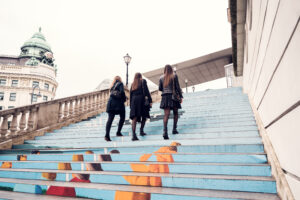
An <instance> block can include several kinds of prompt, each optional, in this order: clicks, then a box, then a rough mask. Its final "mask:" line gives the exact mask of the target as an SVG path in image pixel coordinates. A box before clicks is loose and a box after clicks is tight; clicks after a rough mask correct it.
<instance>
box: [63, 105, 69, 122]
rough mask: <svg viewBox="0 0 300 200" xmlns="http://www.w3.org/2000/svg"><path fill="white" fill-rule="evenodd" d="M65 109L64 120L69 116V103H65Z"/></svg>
mask: <svg viewBox="0 0 300 200" xmlns="http://www.w3.org/2000/svg"><path fill="white" fill-rule="evenodd" d="M64 103H65V107H64V119H67V118H68V115H69V101H65V102H64Z"/></svg>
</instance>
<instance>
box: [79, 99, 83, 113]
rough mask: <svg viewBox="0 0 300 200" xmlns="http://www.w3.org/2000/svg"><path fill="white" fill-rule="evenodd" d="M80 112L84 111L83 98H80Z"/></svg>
mask: <svg viewBox="0 0 300 200" xmlns="http://www.w3.org/2000/svg"><path fill="white" fill-rule="evenodd" d="M78 109H79V114H82V113H83V98H80V99H79V108H78Z"/></svg>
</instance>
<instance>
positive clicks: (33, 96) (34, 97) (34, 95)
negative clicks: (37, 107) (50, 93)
mask: <svg viewBox="0 0 300 200" xmlns="http://www.w3.org/2000/svg"><path fill="white" fill-rule="evenodd" d="M32 102H37V95H36V94H32Z"/></svg>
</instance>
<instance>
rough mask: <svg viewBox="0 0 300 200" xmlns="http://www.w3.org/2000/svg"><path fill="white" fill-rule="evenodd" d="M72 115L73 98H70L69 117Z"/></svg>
mask: <svg viewBox="0 0 300 200" xmlns="http://www.w3.org/2000/svg"><path fill="white" fill-rule="evenodd" d="M73 116H74V100H70V105H69V118H71V117H73Z"/></svg>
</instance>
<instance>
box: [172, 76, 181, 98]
mask: <svg viewBox="0 0 300 200" xmlns="http://www.w3.org/2000/svg"><path fill="white" fill-rule="evenodd" d="M172 100H173V101H176V102H180V101H181V97H180V96H179V94H178V93H177V92H176V91H175V78H174V79H173V92H172Z"/></svg>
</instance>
